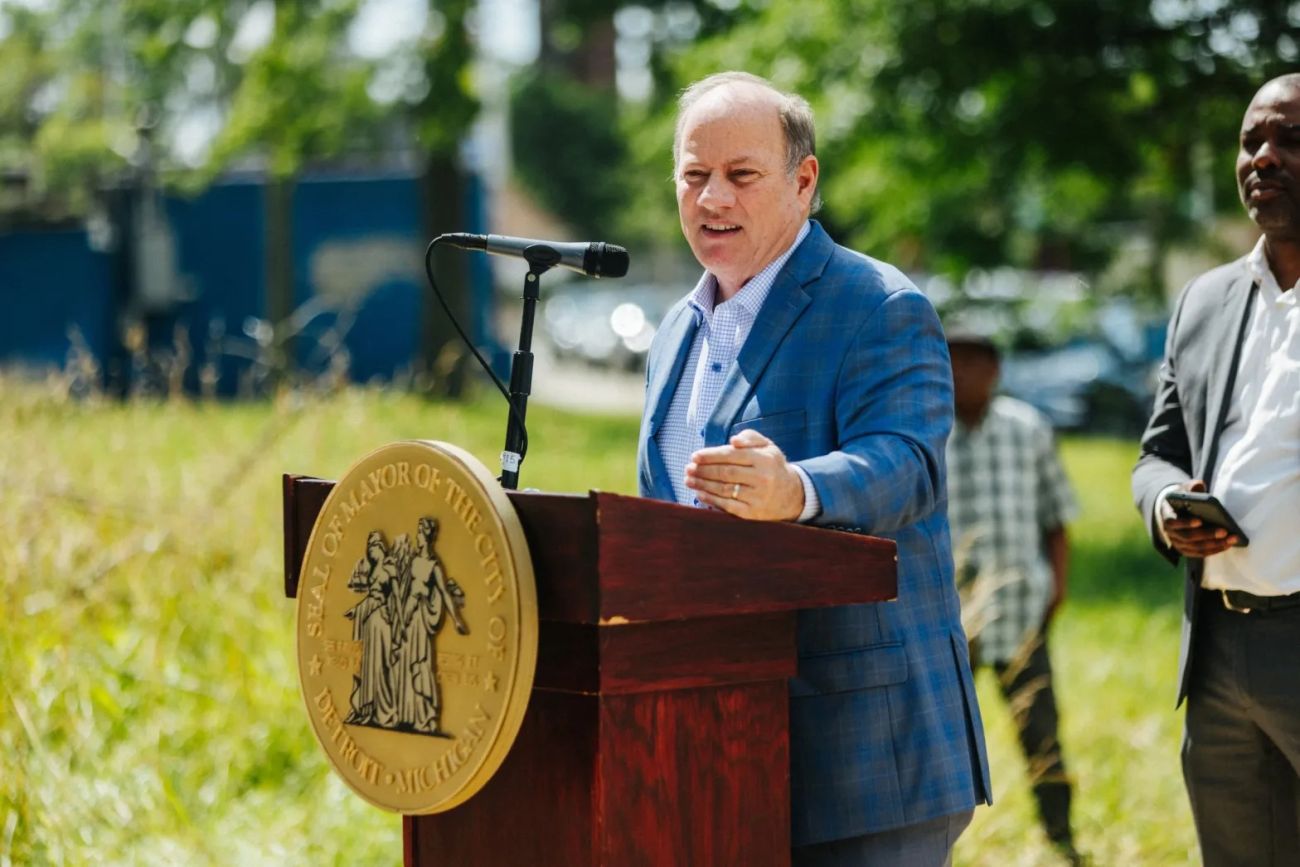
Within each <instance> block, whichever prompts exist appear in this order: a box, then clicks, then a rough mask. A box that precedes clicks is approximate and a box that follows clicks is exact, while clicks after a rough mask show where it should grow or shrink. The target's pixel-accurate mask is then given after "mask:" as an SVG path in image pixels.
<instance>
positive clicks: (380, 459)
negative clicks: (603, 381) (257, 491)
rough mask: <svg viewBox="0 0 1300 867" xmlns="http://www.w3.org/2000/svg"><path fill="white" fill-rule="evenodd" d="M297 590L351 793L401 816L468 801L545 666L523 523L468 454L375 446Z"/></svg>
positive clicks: (313, 671)
mask: <svg viewBox="0 0 1300 867" xmlns="http://www.w3.org/2000/svg"><path fill="white" fill-rule="evenodd" d="M299 577H300V580H299V584H298V678H299V683H300V684H301V685H302V694H303V699H304V701H305V702H306V705H307V712H308V715H309V716H310V717H311V725H312V729H313V731H315V733H316V738H317V740H319V741H320V745H321V747H323V748H324V750H325V753H326V755H327V756H329V760H330V763H331V764H332V765H333V766H334V770H335V771H336V772H338V774H339V775H340V776H341V777H342V778H343V779H344V780H345V781H346V782H347V784H348V785H349V786H351V787H352V788H353V789H354V790H355V791H356V792H357V794H359V795H360V796H361V797H363V798H365V799H366V800H367V801H369V802H370V803H372V804H374V805H375V806H377V807H382V808H384V809H386V810H393V811H395V812H399V813H408V814H417V813H438V812H442V811H443V810H449V809H451V808H452V807H455V806H457V805H458V804H461V803H463V802H464V801H465V800H466V799H468V798H469V797H470V796H471V795H473V794H474V793H475V792H477V791H478V790H479V789H481V788H482V787H483V785H484V784H485V783H487V781H488V780H489V779H490V778H491V777H492V774H493V773H495V772H496V770H497V768H498V767H500V765H501V762H502V760H503V759H504V758H505V756H506V753H507V752H508V751H509V750H510V746H511V744H512V743H513V742H514V739H515V735H516V734H518V732H519V725H520V723H521V722H522V721H523V717H524V711H525V709H526V708H527V705H528V696H529V692H530V691H531V689H532V685H533V672H534V669H535V668H536V663H537V591H536V587H535V585H534V582H533V565H532V560H531V558H530V557H529V555H528V546H527V543H526V541H525V539H524V532H523V528H522V526H521V525H520V523H519V518H518V516H517V515H516V514H515V510H514V506H513V505H511V503H510V500H509V498H508V497H507V496H506V494H505V491H503V490H502V489H501V488H500V486H499V485H498V484H497V482H496V481H495V479H493V477H492V474H491V473H490V472H489V471H488V469H487V468H486V467H484V466H483V464H482V463H480V462H479V461H478V460H476V459H475V458H474V457H473V456H472V455H470V454H469V453H468V452H466V451H464V450H462V449H459V448H457V447H455V446H452V445H448V444H447V443H442V442H424V441H410V442H399V443H393V444H391V445H387V446H384V447H382V448H380V449H377V450H376V451H373V452H371V453H370V454H368V455H366V456H365V457H364V458H362V459H361V460H360V461H358V462H357V464H356V465H355V466H353V467H352V469H350V470H349V471H348V472H347V474H346V475H345V476H344V477H343V478H342V479H340V480H339V482H338V483H337V484H336V485H335V486H334V489H333V490H332V491H331V492H330V495H329V498H328V499H326V501H325V505H324V507H323V508H322V509H321V513H320V517H319V518H317V520H316V526H315V527H314V528H313V529H312V534H311V541H310V542H309V543H308V546H307V553H306V556H305V557H304V559H303V564H302V573H301V575H300V576H299Z"/></svg>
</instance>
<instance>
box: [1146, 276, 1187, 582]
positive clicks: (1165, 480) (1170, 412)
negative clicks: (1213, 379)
mask: <svg viewBox="0 0 1300 867" xmlns="http://www.w3.org/2000/svg"><path fill="white" fill-rule="evenodd" d="M1188 288H1190V287H1188ZM1188 288H1184V290H1183V292H1182V294H1181V296H1180V297H1179V300H1178V306H1177V308H1176V309H1175V310H1174V315H1173V318H1172V319H1170V321H1169V331H1168V334H1167V335H1166V338H1165V356H1164V360H1163V361H1162V362H1161V364H1160V374H1159V381H1158V382H1157V385H1156V398H1155V405H1154V407H1153V409H1152V411H1151V419H1150V421H1148V422H1147V427H1146V431H1145V432H1144V433H1143V434H1142V444H1141V448H1140V451H1139V455H1138V461H1137V465H1136V466H1135V467H1134V468H1133V478H1132V484H1133V502H1134V503H1135V504H1136V505H1137V509H1138V513H1139V514H1140V515H1142V519H1143V523H1144V524H1145V525H1146V530H1147V535H1148V536H1150V538H1151V543H1152V544H1153V545H1154V546H1155V548H1156V550H1157V551H1159V552H1160V554H1161V555H1162V556H1163V557H1164V558H1165V559H1167V560H1169V561H1170V562H1171V563H1177V562H1178V559H1179V558H1178V552H1176V551H1174V550H1173V549H1172V548H1170V547H1169V546H1167V545H1165V543H1164V540H1163V539H1161V537H1160V532H1159V530H1158V529H1157V528H1156V515H1155V504H1156V499H1157V498H1158V497H1159V496H1160V492H1161V491H1163V490H1164V489H1165V488H1167V487H1169V486H1170V485H1177V484H1182V483H1183V482H1186V481H1189V480H1190V479H1191V478H1192V450H1191V444H1190V443H1189V442H1188V440H1187V427H1186V423H1185V422H1184V419H1183V405H1182V401H1181V400H1180V398H1179V393H1178V357H1177V356H1178V351H1177V347H1178V329H1179V323H1180V322H1181V321H1182V318H1183V313H1184V310H1185V308H1186V304H1187V296H1188V294H1189V292H1188Z"/></svg>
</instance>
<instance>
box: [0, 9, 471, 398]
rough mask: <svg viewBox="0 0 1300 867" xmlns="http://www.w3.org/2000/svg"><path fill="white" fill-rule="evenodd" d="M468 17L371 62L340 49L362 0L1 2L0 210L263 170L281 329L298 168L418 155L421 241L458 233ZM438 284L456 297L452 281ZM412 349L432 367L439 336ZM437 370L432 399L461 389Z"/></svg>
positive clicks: (447, 12) (48, 209) (435, 17)
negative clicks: (17, 190) (123, 186)
mask: <svg viewBox="0 0 1300 867" xmlns="http://www.w3.org/2000/svg"><path fill="white" fill-rule="evenodd" d="M472 5H473V4H472V2H471V0H429V12H428V23H427V26H426V27H425V28H424V31H423V32H422V33H415V34H410V35H409V36H408V37H407V38H405V39H404V40H403V42H402V44H401V46H400V47H399V49H398V50H397V51H396V52H395V53H397V54H400V55H401V56H399V57H387V58H381V59H377V60H376V59H366V58H363V57H359V56H357V55H356V54H355V52H354V51H353V50H352V48H351V46H350V43H349V40H350V35H351V34H350V28H352V27H353V25H354V24H355V23H356V20H357V17H358V11H359V8H360V6H361V0H115V2H113V3H101V2H98V0H52V2H51V3H49V4H48V5H33V6H32V7H26V6H13V5H6V6H0V64H3V68H4V69H5V70H6V74H5V76H4V77H3V81H0V178H8V177H14V178H20V179H22V185H23V186H24V187H25V189H24V192H23V193H22V194H21V195H15V194H12V193H9V194H5V193H0V196H3V198H0V208H6V207H7V206H8V207H17V206H19V205H20V204H23V203H25V204H26V205H27V206H29V207H32V208H39V210H40V214H41V216H42V217H43V218H45V219H50V218H58V217H66V216H76V215H82V214H85V213H86V212H87V211H88V210H90V209H92V208H94V207H95V206H96V199H97V196H98V195H99V194H100V192H101V191H102V190H103V189H104V188H105V187H106V186H108V185H110V184H112V183H120V182H122V181H124V180H132V181H133V182H134V183H136V184H139V183H140V182H141V177H142V176H149V177H152V176H153V174H154V173H155V172H161V173H164V174H165V175H166V176H167V177H168V178H169V179H170V180H171V181H172V182H174V183H176V184H177V185H179V186H180V187H181V188H183V189H185V190H188V191H189V192H197V191H199V190H201V189H202V188H204V187H205V186H207V185H208V184H210V183H211V182H212V181H213V180H214V179H215V178H216V177H217V175H218V174H220V173H221V172H222V171H224V170H226V169H228V168H229V167H231V166H232V165H234V164H241V163H242V164H245V165H260V166H264V167H265V170H266V174H267V179H268V180H267V196H266V215H267V219H266V225H267V250H268V269H267V277H268V296H269V298H268V302H269V303H268V313H269V315H270V317H271V318H272V319H274V320H277V321H278V320H282V319H283V318H284V317H285V316H287V315H288V313H289V312H290V310H291V307H292V301H293V283H294V276H293V273H292V257H291V256H290V255H289V254H290V250H291V247H292V223H291V214H292V201H293V187H294V178H295V177H296V176H297V175H298V173H299V172H300V171H301V169H302V168H303V167H304V166H305V165H307V164H309V163H312V162H320V161H323V160H331V159H338V158H344V157H348V156H351V155H366V156H373V155H375V154H378V153H384V152H390V153H391V152H392V151H394V150H407V151H409V149H410V148H411V146H412V145H414V146H415V147H417V148H418V149H419V152H420V153H421V154H423V159H422V160H421V162H422V164H423V176H424V184H423V186H424V190H425V201H426V205H427V208H426V210H427V220H426V221H427V223H428V226H429V229H430V231H431V233H437V232H439V231H448V230H451V229H460V228H462V227H463V222H464V217H463V206H462V202H461V196H462V189H463V186H464V185H463V183H462V179H461V176H460V167H459V160H458V147H459V143H460V141H461V140H462V139H463V137H464V136H465V134H466V132H467V131H468V129H469V127H470V124H471V123H472V122H473V120H474V117H475V115H476V113H477V108H478V106H477V103H476V101H475V100H474V98H473V96H472V94H471V88H470V83H469V67H470V63H471V60H472V58H473V50H472V46H471V44H470V40H469V36H468V34H467V31H466V26H465V23H466V17H467V15H468V12H469V10H470V8H471V7H472ZM384 75H387V76H388V78H389V79H390V80H389V81H386V82H380V79H381V78H382V77H383V76H384ZM394 76H396V77H398V78H400V79H401V81H400V83H399V84H400V86H397V87H396V88H394V87H392V86H391V85H392V82H391V79H392V78H393V77H394ZM381 84H382V85H383V86H380V85H381ZM15 185H16V184H15ZM15 199H22V202H19V203H17V204H16V203H15V201H14V200H15ZM443 267H455V266H444V265H442V264H440V268H443ZM440 285H442V286H444V287H445V288H446V290H447V291H448V292H449V293H452V294H455V293H457V292H459V293H460V294H461V295H464V281H463V280H461V279H455V275H452V276H448V275H444V279H443V280H442V281H440ZM427 306H429V305H426V307H427ZM455 306H458V307H460V308H461V311H462V312H464V310H465V308H467V307H468V304H467V302H466V300H465V298H460V299H459V300H458V301H456V303H455ZM425 337H426V340H425V350H426V353H427V360H428V361H429V363H430V365H433V363H434V360H435V359H437V358H439V357H442V356H443V354H444V353H443V349H444V347H445V345H446V337H447V335H446V334H445V333H444V332H443V330H441V329H439V328H437V327H435V326H434V325H433V324H431V323H426V329H425ZM457 369H458V368H457ZM443 373H444V374H446V375H444V376H441V377H439V378H437V382H438V384H439V386H440V387H442V388H443V390H446V391H451V392H458V391H459V389H460V384H459V381H460V380H459V376H458V375H457V376H453V375H451V374H450V373H448V371H443Z"/></svg>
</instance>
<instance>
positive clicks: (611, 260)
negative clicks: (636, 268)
mask: <svg viewBox="0 0 1300 867" xmlns="http://www.w3.org/2000/svg"><path fill="white" fill-rule="evenodd" d="M583 258H584V259H585V260H586V261H584V262H583V263H582V264H583V270H585V271H586V272H587V273H588V274H590V275H591V276H593V277H622V276H624V275H626V274H627V265H628V256H627V250H624V249H623V248H622V247H620V246H618V245H617V244H606V243H603V242H597V243H595V244H592V245H591V246H589V247H588V248H587V255H586V256H584V257H583Z"/></svg>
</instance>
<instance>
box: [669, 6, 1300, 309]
mask: <svg viewBox="0 0 1300 867" xmlns="http://www.w3.org/2000/svg"><path fill="white" fill-rule="evenodd" d="M745 5H751V6H753V8H754V10H755V13H754V14H753V15H750V16H747V17H741V18H740V19H739V23H738V24H737V25H736V26H735V27H732V28H729V29H727V30H726V31H725V32H723V33H721V34H719V35H717V36H715V37H713V38H710V39H705V40H701V41H699V42H697V43H696V44H693V45H691V46H690V47H688V48H686V49H685V50H682V51H681V52H679V53H678V54H677V55H676V56H675V57H674V58H673V61H672V63H671V66H670V69H671V76H672V80H673V81H674V83H676V84H679V85H680V84H681V83H685V82H688V81H690V80H693V79H695V78H698V77H700V76H702V75H706V74H708V73H710V72H713V71H716V70H719V69H727V68H740V69H748V70H750V71H753V72H756V73H759V74H763V75H765V76H767V77H769V78H771V79H772V80H773V81H775V83H776V84H777V85H778V86H780V87H783V88H788V89H792V90H795V91H798V92H800V93H803V94H806V95H807V96H808V97H809V98H810V100H811V101H812V102H813V104H814V108H815V109H816V111H817V115H818V118H819V120H820V123H819V133H820V141H819V143H818V148H819V154H820V156H821V157H822V161H823V166H824V174H823V190H824V194H825V198H826V212H825V214H824V219H825V220H826V221H827V222H829V223H831V224H832V225H833V226H834V227H836V229H837V231H838V234H839V235H840V236H841V237H842V238H844V239H845V240H846V241H847V242H848V243H851V244H853V245H855V246H857V247H858V248H859V249H864V250H869V251H871V252H873V253H876V254H879V255H883V256H885V257H887V258H890V259H891V260H893V261H896V262H898V263H899V264H901V265H903V266H904V267H908V268H914V269H929V270H935V271H945V272H949V273H953V274H960V273H962V272H964V271H965V270H966V269H968V268H970V267H973V266H993V265H1000V264H1008V263H1010V264H1017V265H1022V266H1029V267H1044V268H1068V269H1078V270H1091V269H1096V268H1098V267H1100V266H1101V265H1103V264H1104V263H1105V262H1106V260H1107V258H1108V256H1109V255H1110V254H1111V253H1113V251H1114V250H1115V249H1116V248H1117V246H1118V244H1119V242H1120V241H1121V240H1123V239H1124V238H1126V237H1129V236H1131V235H1133V234H1134V233H1136V232H1141V233H1145V234H1146V236H1147V237H1148V238H1149V240H1150V242H1151V249H1152V251H1153V252H1152V255H1151V262H1152V268H1153V273H1152V277H1153V279H1152V280H1151V281H1150V282H1151V286H1150V288H1151V289H1155V288H1156V287H1157V286H1158V283H1159V281H1158V280H1156V279H1154V276H1155V269H1157V268H1158V267H1159V265H1160V263H1161V259H1162V254H1163V250H1164V249H1165V247H1166V246H1167V244H1168V243H1169V242H1170V241H1171V240H1173V239H1177V238H1184V237H1187V236H1189V235H1192V234H1194V233H1196V232H1197V231H1198V230H1200V229H1201V228H1203V227H1204V225H1205V223H1206V222H1207V221H1208V219H1209V218H1210V217H1211V216H1212V214H1213V211H1214V210H1215V209H1216V208H1217V209H1220V210H1229V209H1235V205H1233V204H1230V203H1232V202H1233V201H1234V200H1235V193H1234V192H1232V190H1233V175H1232V170H1231V161H1232V157H1233V155H1234V153H1235V147H1234V145H1233V142H1234V141H1235V139H1236V133H1237V128H1238V126H1239V124H1240V119H1241V113H1242V111H1243V110H1244V108H1245V103H1246V101H1247V99H1249V96H1250V95H1251V94H1252V93H1253V91H1254V89H1255V88H1256V87H1257V86H1258V85H1259V84H1260V83H1262V82H1263V81H1264V80H1266V79H1267V78H1269V77H1271V76H1273V75H1276V74H1280V73H1282V72H1284V71H1287V69H1288V68H1289V67H1290V65H1292V64H1293V63H1294V61H1295V60H1296V58H1297V56H1300V51H1298V50H1297V49H1298V46H1297V42H1296V37H1295V36H1294V33H1295V28H1296V27H1297V26H1300V6H1298V5H1297V4H1294V3H1292V4H1279V3H1276V2H1271V0H1218V2H1213V3H1199V2H1192V0H1150V2H1139V3H1133V2H1130V0H1053V2H1046V0H913V2H909V3H894V2H890V0H838V2H829V0H818V2H809V0H766V2H762V3H758V2H750V0H746V3H745ZM668 111H669V109H668V108H665V113H667V112H668ZM647 129H648V130H649V131H650V132H651V134H652V135H653V136H655V137H657V138H658V141H659V143H660V144H664V142H665V141H666V140H667V139H666V138H665V136H666V135H670V134H671V127H670V126H669V125H667V124H665V123H664V121H663V119H662V117H661V118H659V119H657V121H652V122H651V124H650V125H649V126H647ZM665 146H666V145H665ZM646 180H647V183H649V181H650V180H651V178H650V176H648V175H647V177H646ZM643 210H644V209H643Z"/></svg>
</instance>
